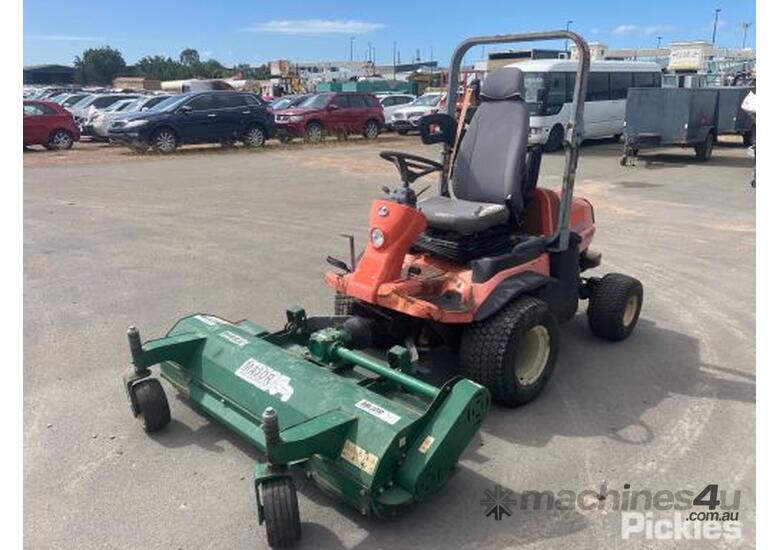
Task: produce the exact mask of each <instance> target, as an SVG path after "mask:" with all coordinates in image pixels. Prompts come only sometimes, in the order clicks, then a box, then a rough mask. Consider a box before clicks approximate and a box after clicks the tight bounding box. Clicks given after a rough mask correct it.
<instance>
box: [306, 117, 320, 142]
mask: <svg viewBox="0 0 780 550" xmlns="http://www.w3.org/2000/svg"><path fill="white" fill-rule="evenodd" d="M305 139H306V141H307V142H308V143H320V142H321V141H322V140H323V139H325V129H324V128H323V127H322V124H320V123H319V122H312V123H310V124H309V125H308V126H307V127H306V136H305Z"/></svg>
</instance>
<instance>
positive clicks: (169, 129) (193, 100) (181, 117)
mask: <svg viewBox="0 0 780 550" xmlns="http://www.w3.org/2000/svg"><path fill="white" fill-rule="evenodd" d="M274 130H275V129H274V123H273V116H272V115H271V114H270V112H269V111H268V108H267V107H266V106H265V105H264V104H263V103H261V102H260V100H259V99H258V98H257V96H255V95H254V94H251V93H244V92H230V91H210V92H191V93H187V94H180V95H175V96H171V97H169V98H168V99H166V100H164V101H162V102H160V103H158V104H157V105H155V106H154V107H152V108H151V109H149V110H148V111H145V112H141V113H136V114H131V115H130V116H128V117H121V118H119V119H118V120H114V121H112V122H111V126H110V128H109V132H108V137H109V139H110V140H111V141H112V142H118V143H123V144H125V145H127V146H129V147H130V148H131V149H133V150H135V151H145V150H146V149H148V148H149V147H152V148H153V149H154V150H156V151H158V152H160V153H172V152H173V151H175V150H176V148H177V147H178V146H180V145H184V144H189V143H224V144H228V143H230V144H232V143H234V142H235V141H236V140H241V141H243V142H244V144H245V145H247V146H249V147H262V146H263V145H264V144H265V141H266V140H267V139H268V138H270V137H273V135H274Z"/></svg>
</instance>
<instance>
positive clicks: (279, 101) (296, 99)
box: [268, 94, 312, 111]
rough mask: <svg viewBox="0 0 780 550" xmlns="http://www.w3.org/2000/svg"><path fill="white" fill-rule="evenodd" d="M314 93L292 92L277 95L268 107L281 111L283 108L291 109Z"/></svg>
mask: <svg viewBox="0 0 780 550" xmlns="http://www.w3.org/2000/svg"><path fill="white" fill-rule="evenodd" d="M311 95H312V94H292V95H285V96H282V97H277V98H275V99H274V100H273V101H271V102H270V103H269V105H268V108H269V109H271V110H272V111H280V110H282V109H289V108H290V107H295V106H297V105H299V104H301V103H303V102H304V101H305V100H306V99H308V98H309V97H311Z"/></svg>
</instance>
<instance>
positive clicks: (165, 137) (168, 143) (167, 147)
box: [155, 132, 176, 153]
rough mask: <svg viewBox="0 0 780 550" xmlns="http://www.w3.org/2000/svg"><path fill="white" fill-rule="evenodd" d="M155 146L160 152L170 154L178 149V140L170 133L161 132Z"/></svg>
mask: <svg viewBox="0 0 780 550" xmlns="http://www.w3.org/2000/svg"><path fill="white" fill-rule="evenodd" d="M155 145H156V146H157V148H158V149H159V150H160V151H162V152H164V153H168V152H170V151H173V150H174V149H175V148H176V138H175V137H173V134H172V133H170V132H160V133H159V134H157V139H156V140H155Z"/></svg>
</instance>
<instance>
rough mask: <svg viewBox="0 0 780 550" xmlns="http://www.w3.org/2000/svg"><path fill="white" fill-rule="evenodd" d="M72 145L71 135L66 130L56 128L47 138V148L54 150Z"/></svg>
mask: <svg viewBox="0 0 780 550" xmlns="http://www.w3.org/2000/svg"><path fill="white" fill-rule="evenodd" d="M71 147H73V136H72V135H70V132H68V131H67V130H57V131H56V132H54V133H53V134H52V135H51V137H50V138H49V143H48V144H47V145H46V148H47V149H52V150H54V151H64V150H66V149H70V148H71Z"/></svg>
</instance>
